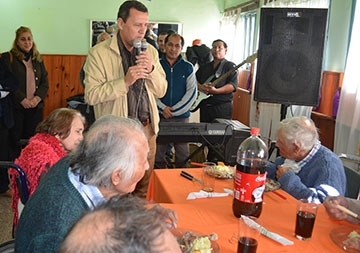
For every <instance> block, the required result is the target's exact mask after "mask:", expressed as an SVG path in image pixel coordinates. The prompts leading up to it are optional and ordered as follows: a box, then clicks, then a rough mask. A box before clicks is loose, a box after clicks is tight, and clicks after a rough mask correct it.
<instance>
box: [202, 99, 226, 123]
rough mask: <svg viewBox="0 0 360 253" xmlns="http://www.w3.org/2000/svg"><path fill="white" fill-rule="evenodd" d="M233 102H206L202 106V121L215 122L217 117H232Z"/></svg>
mask: <svg viewBox="0 0 360 253" xmlns="http://www.w3.org/2000/svg"><path fill="white" fill-rule="evenodd" d="M231 117H232V103H231V102H227V103H222V104H215V105H210V104H204V105H202V106H201V107H200V122H208V123H211V122H213V121H214V120H215V119H216V118H220V119H231Z"/></svg>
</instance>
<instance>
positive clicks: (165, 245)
mask: <svg viewBox="0 0 360 253" xmlns="http://www.w3.org/2000/svg"><path fill="white" fill-rule="evenodd" d="M163 212H164V209H163V208H159V207H157V208H151V209H148V208H146V206H145V201H144V200H142V199H139V198H135V197H122V198H111V199H110V200H109V201H108V202H106V203H104V204H102V205H100V206H98V207H96V208H95V209H94V210H93V211H90V212H88V213H86V214H84V215H83V216H82V217H81V218H80V219H79V220H78V222H77V223H76V224H75V225H74V226H73V227H72V228H71V229H70V231H69V232H68V234H67V235H66V236H65V238H64V241H63V242H62V244H61V246H60V249H59V252H60V253H64V252H67V253H72V252H74V253H75V252H76V253H85V252H97V253H112V252H114V253H115V252H120V253H121V252H124V253H125V252H163V253H165V252H169V253H170V252H175V253H176V252H180V248H179V246H178V244H177V241H176V239H175V237H174V236H173V235H172V234H171V233H170V232H169V230H168V229H167V228H166V226H165V219H164V213H163Z"/></svg>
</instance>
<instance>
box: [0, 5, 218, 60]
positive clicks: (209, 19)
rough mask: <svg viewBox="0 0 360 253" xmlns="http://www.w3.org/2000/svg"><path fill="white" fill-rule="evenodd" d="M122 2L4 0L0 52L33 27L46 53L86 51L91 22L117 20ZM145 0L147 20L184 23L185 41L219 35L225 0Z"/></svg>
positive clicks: (208, 39)
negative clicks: (23, 30) (19, 31)
mask: <svg viewBox="0 0 360 253" xmlns="http://www.w3.org/2000/svg"><path fill="white" fill-rule="evenodd" d="M122 2H123V1H114V0H105V1H98V0H73V1H71V0H61V1H55V0H0V31H1V40H0V52H3V51H8V50H9V49H10V48H11V45H12V42H13V40H14V37H15V30H16V29H17V28H18V27H19V26H21V25H24V26H28V27H30V28H31V30H32V32H33V35H34V41H35V42H36V44H37V46H38V49H39V51H40V52H41V53H43V54H87V51H88V49H89V44H90V20H92V19H97V20H116V18H117V12H118V9H119V6H120V5H121V3H122ZM141 2H143V3H144V4H145V5H146V6H147V7H148V9H149V20H151V21H162V22H164V21H167V22H180V23H182V24H183V35H184V38H185V41H186V45H185V46H187V45H190V44H191V42H192V40H193V39H195V38H200V39H202V40H203V42H204V43H206V44H208V43H211V42H212V40H214V39H216V38H217V32H216V31H218V29H219V18H220V16H221V14H220V12H221V10H222V9H223V6H222V4H221V2H222V0H152V1H146V0H143V1H141Z"/></svg>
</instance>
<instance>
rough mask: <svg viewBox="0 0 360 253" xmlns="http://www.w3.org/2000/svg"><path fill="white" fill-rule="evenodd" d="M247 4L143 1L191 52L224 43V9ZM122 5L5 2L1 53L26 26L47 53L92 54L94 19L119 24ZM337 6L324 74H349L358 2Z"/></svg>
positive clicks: (109, 0) (234, 0)
mask: <svg viewBox="0 0 360 253" xmlns="http://www.w3.org/2000/svg"><path fill="white" fill-rule="evenodd" d="M246 1H247V0H151V1H148V0H141V2H143V3H144V4H145V5H146V6H147V7H148V9H149V19H150V21H161V22H180V23H182V24H183V36H184V38H185V48H186V47H187V46H189V45H191V42H192V40H193V39H195V38H199V39H202V41H203V43H205V44H207V45H210V44H211V42H212V41H213V40H214V39H217V38H218V30H219V19H220V17H221V13H222V12H223V11H224V9H225V8H229V7H231V6H236V5H238V4H240V3H243V2H246ZM122 2H123V1H114V0H105V1H98V0H96V1H95V0H74V1H71V0H61V1H55V0H0V31H1V40H0V52H4V51H8V50H9V49H10V48H11V45H12V42H13V40H14V37H15V30H16V29H17V28H18V27H19V26H21V25H24V26H28V27H30V28H31V29H32V31H33V35H34V40H35V42H36V44H37V46H38V48H39V51H40V52H41V53H43V54H80V55H84V54H87V51H88V49H89V44H90V20H115V19H116V16H117V11H118V8H119V6H120V5H121V3H122ZM262 2H263V1H261V2H260V3H262ZM331 3H332V8H331V11H330V21H329V33H328V45H327V49H326V51H325V55H326V61H325V65H324V69H325V70H331V71H344V65H345V59H346V57H345V56H346V49H347V45H348V29H349V22H350V13H351V7H352V0H331ZM185 48H184V50H185Z"/></svg>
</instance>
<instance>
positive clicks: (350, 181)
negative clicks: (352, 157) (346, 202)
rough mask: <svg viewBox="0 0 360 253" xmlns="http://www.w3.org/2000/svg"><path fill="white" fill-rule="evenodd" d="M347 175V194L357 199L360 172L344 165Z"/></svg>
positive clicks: (359, 187)
mask: <svg viewBox="0 0 360 253" xmlns="http://www.w3.org/2000/svg"><path fill="white" fill-rule="evenodd" d="M344 170H345V175H346V194H345V196H346V197H348V198H354V199H356V198H357V197H358V194H359V189H360V173H359V172H356V171H355V170H353V169H351V168H348V167H346V166H344Z"/></svg>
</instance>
